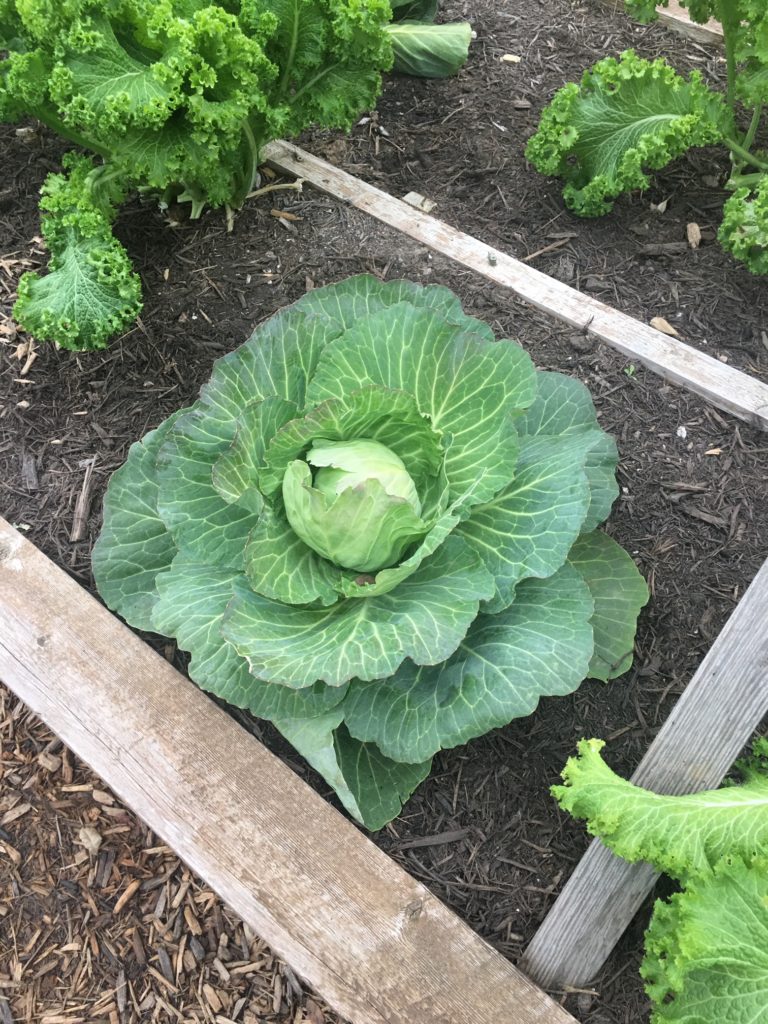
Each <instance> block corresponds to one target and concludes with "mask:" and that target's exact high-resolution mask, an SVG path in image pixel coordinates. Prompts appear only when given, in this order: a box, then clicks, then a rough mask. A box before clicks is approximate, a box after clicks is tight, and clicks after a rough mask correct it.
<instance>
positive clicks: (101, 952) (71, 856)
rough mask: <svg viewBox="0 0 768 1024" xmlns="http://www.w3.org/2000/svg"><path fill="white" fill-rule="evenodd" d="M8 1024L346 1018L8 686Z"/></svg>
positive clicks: (1, 946)
mask: <svg viewBox="0 0 768 1024" xmlns="http://www.w3.org/2000/svg"><path fill="white" fill-rule="evenodd" d="M0 745H1V749H2V765H1V766H0V1024H27V1022H32V1021H34V1022H36V1024H38V1022H39V1024H97V1022H98V1024H102V1022H104V1024H106V1022H108V1024H139V1022H142V1024H144V1022H150V1021H151V1022H152V1024H229V1022H230V1021H236V1022H238V1024H343V1022H342V1021H341V1018H339V1017H337V1016H336V1015H335V1014H334V1013H332V1012H331V1011H330V1010H328V1008H327V1007H326V1006H325V1004H324V1003H323V1002H322V1000H321V999H319V998H318V997H316V996H314V997H313V996H311V995H309V994H308V993H307V992H306V991H305V989H304V988H303V986H302V984H301V982H299V980H298V979H297V977H296V976H295V974H294V973H293V972H292V971H291V969H290V968H289V967H288V966H287V965H286V964H284V963H282V962H281V961H280V960H279V959H278V957H277V956H275V954H274V953H272V952H271V951H270V949H269V948H268V947H267V946H266V944H265V943H264V942H262V940H261V939H259V938H258V937H257V936H256V935H254V934H253V932H252V931H251V930H250V929H249V928H248V926H247V925H245V924H243V922H242V921H240V920H239V919H238V917H237V915H236V914H234V913H233V912H232V911H231V910H230V909H229V908H228V907H226V906H225V905H224V904H223V903H222V902H221V900H220V899H219V898H218V897H217V896H216V895H215V893H213V892H211V891H210V889H208V888H207V887H206V885H205V883H204V882H202V881H201V880H200V879H199V878H197V877H196V876H195V875H193V874H192V872H191V871H189V870H188V869H187V868H186V867H185V866H184V865H183V864H182V863H181V862H180V861H179V859H178V857H177V856H176V855H175V854H174V852H173V850H171V849H170V848H169V847H168V846H165V845H163V843H161V842H160V840H158V839H157V838H156V836H155V835H154V834H153V833H152V832H150V830H149V829H148V828H147V827H146V826H145V825H144V824H143V823H142V822H141V821H140V820H139V819H137V818H136V816H135V815H134V814H132V813H131V812H130V811H128V810H126V808H125V807H123V806H122V805H121V804H120V802H119V801H118V800H117V799H115V797H114V796H113V795H112V794H111V793H110V792H109V791H108V790H107V789H106V788H105V786H104V785H103V783H102V782H101V781H100V780H99V779H98V778H97V777H96V776H95V775H94V774H93V773H92V772H91V771H90V769H89V768H88V767H87V766H86V765H84V764H83V763H82V762H81V761H79V760H78V759H77V758H76V757H75V756H74V755H73V754H72V753H71V752H70V751H69V750H67V749H66V748H65V747H64V746H63V745H62V743H61V742H60V741H59V740H57V739H56V737H55V736H53V735H52V734H51V733H50V732H49V731H48V729H47V728H46V727H45V725H43V723H42V722H41V721H40V720H39V719H38V718H36V717H35V716H34V715H33V714H32V713H31V712H30V711H29V710H28V709H27V708H26V707H25V706H24V705H23V704H22V703H21V702H20V701H18V700H17V699H16V698H15V697H14V696H13V695H12V694H10V693H9V692H8V690H6V689H5V688H4V687H2V686H0Z"/></svg>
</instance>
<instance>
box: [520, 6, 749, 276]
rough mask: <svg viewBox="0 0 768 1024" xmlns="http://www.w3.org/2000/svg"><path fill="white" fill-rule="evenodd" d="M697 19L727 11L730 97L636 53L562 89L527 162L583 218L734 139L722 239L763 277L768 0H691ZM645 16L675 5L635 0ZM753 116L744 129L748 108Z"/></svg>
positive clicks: (695, 74)
mask: <svg viewBox="0 0 768 1024" xmlns="http://www.w3.org/2000/svg"><path fill="white" fill-rule="evenodd" d="M682 4H683V6H684V7H687V8H688V12H689V14H690V16H691V18H693V20H694V21H698V22H705V21H707V20H708V19H709V18H712V17H714V18H719V19H720V21H721V23H722V26H723V33H724V36H725V52H726V66H727V75H728V85H727V90H726V93H725V95H722V94H720V93H718V92H715V91H714V90H712V89H710V88H709V87H708V86H707V85H705V84H704V81H703V79H702V77H701V75H700V74H699V73H698V72H693V73H692V74H691V75H690V76H689V78H688V79H685V78H683V77H682V76H681V75H679V74H677V72H676V71H675V70H674V69H673V68H672V67H670V65H669V64H668V63H667V62H666V61H665V60H664V59H662V58H660V59H658V60H654V61H648V60H643V59H642V58H640V57H638V56H637V55H636V54H635V53H634V52H633V51H632V50H627V51H626V52H625V53H623V54H622V55H621V58H620V59H619V60H615V59H614V58H612V57H608V58H606V59H605V60H601V61H599V62H598V63H597V64H596V65H595V66H594V67H593V68H592V69H591V70H589V71H586V72H585V73H584V77H583V78H582V80H581V84H580V85H575V84H573V83H571V84H569V85H566V86H565V87H564V88H563V89H561V90H560V91H559V92H558V93H557V94H556V95H555V97H554V99H553V100H552V103H551V104H550V105H549V107H547V108H546V109H545V111H544V113H543V114H542V117H541V123H540V125H539V128H538V131H537V132H536V134H535V135H534V136H533V137H532V138H531V139H530V141H529V143H528V148H527V156H528V159H529V160H530V161H531V163H533V165H534V166H535V167H536V168H537V169H538V170H540V171H541V172H542V173H544V174H552V175H556V176H558V177H560V178H563V180H564V181H565V182H566V185H565V190H564V197H565V201H566V204H567V205H568V206H569V207H570V209H572V210H573V211H574V212H575V213H577V214H580V215H581V216H584V217H596V216H599V215H601V214H604V213H608V212H609V211H610V210H611V208H612V206H613V201H614V200H615V199H616V198H617V196H619V195H621V194H622V193H623V192H628V191H630V190H632V189H636V188H645V187H646V186H647V185H648V184H649V180H650V179H649V177H648V173H647V172H648V171H652V170H658V169H659V168H661V167H665V166H666V165H667V164H668V163H670V162H671V161H672V160H674V159H676V158H677V157H679V156H681V155H682V154H683V153H685V152H686V151H687V150H688V149H690V148H691V147H693V146H708V145H712V144H716V143H720V144H723V145H725V146H726V147H727V148H728V149H729V150H730V154H731V162H732V169H731V176H730V179H729V181H728V183H727V186H726V187H727V188H728V189H729V190H730V191H732V192H733V195H732V196H731V198H730V199H728V201H727V202H726V204H725V210H724V215H723V222H722V226H721V228H720V233H719V238H720V242H721V244H722V245H723V247H724V248H725V249H727V250H728V251H729V252H731V253H732V254H733V255H734V256H735V257H736V258H737V259H740V260H742V261H743V262H744V263H745V264H746V265H747V267H748V268H749V269H750V270H751V271H753V272H754V273H756V274H764V273H768V154H765V153H763V152H761V151H760V150H758V149H756V148H755V140H756V138H757V136H758V130H759V128H760V124H761V120H762V115H763V105H764V104H765V103H766V102H768V4H766V3H765V0H682ZM626 5H627V8H628V10H629V11H630V13H632V14H634V15H635V16H636V17H638V18H639V19H640V20H643V21H650V20H652V19H653V18H655V17H656V16H657V15H656V9H657V7H660V6H667V5H666V3H662V2H657V0H626ZM740 107H743V108H745V109H746V111H747V112H748V113H749V114H751V121H750V124H749V127H748V128H747V130H746V131H745V132H741V131H740V130H739V128H738V114H739V108H740Z"/></svg>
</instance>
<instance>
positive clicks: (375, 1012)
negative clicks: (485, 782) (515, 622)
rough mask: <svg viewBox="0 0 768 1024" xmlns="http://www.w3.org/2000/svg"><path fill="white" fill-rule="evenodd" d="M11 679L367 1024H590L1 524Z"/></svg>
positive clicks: (2, 598) (319, 984) (289, 955)
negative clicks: (579, 1021)
mask: <svg viewBox="0 0 768 1024" xmlns="http://www.w3.org/2000/svg"><path fill="white" fill-rule="evenodd" d="M0 622H2V629H0V678H1V679H2V680H3V681H4V682H5V683H6V685H7V686H9V687H10V688H11V689H12V690H13V691H14V692H15V693H16V694H17V695H18V696H19V697H20V698H21V699H22V700H23V701H24V702H25V703H26V704H28V705H29V706H30V707H31V708H32V709H33V710H34V711H35V712H36V713H37V714H38V715H40V717H41V718H42V719H43V721H45V722H46V724H47V725H48V726H49V727H50V728H51V729H53V730H54V731H55V732H56V733H57V734H58V735H59V736H60V737H61V739H62V740H63V741H64V742H65V743H66V744H68V745H69V746H70V747H71V748H72V749H73V750H74V751H75V752H76V753H77V754H78V755H79V756H80V757H82V758H83V760H85V761H87V762H88V764H90V765H91V767H92V768H93V769H94V770H95V771H96V772H97V773H98V774H99V775H100V776H101V777H102V778H103V779H104V781H105V782H106V783H107V784H108V785H110V786H111V787H112V788H113V789H114V790H115V792H116V793H117V794H118V795H119V796H120V798H121V799H122V800H124V801H125V803H126V804H128V806H130V807H132V808H133V810H134V811H136V813H137V814H139V815H140V816H141V817H142V818H143V819H144V821H145V822H146V823H147V824H148V825H149V826H150V828H152V829H153V830H154V831H155V832H157V833H158V835H160V836H162V838H163V839H164V840H165V841H166V842H168V843H169V844H170V845H171V846H172V847H173V848H174V849H175V850H176V852H177V853H178V854H179V856H181V857H182V858H183V859H184V860H185V861H186V863H187V864H188V865H189V866H190V867H191V868H192V869H193V870H194V871H196V872H197V873H198V874H199V875H201V876H202V877H203V878H204V879H205V880H206V882H207V883H208V884H209V885H210V886H211V888H212V889H214V890H215V891H216V892H217V893H218V894H219V895H220V896H221V897H222V898H223V899H224V900H226V902H227V903H229V905H230V906H231V907H233V908H234V909H235V910H236V912H237V913H238V914H240V915H241V917H242V918H243V919H244V920H245V921H246V922H247V923H248V924H249V925H250V926H251V927H252V928H253V929H254V930H255V931H256V932H257V933H258V934H259V935H261V936H262V937H263V938H264V939H266V940H267V941H268V942H269V943H270V944H271V945H272V947H273V948H274V949H275V950H276V951H277V952H278V953H279V954H280V955H281V956H282V957H284V958H285V960H287V962H288V963H289V964H290V965H291V966H292V967H293V968H294V970H295V971H297V973H299V974H300V975H301V976H302V977H304V978H305V979H306V980H307V981H308V982H309V984H310V985H312V986H313V987H314V988H315V989H316V990H317V991H319V992H320V993H321V994H322V995H323V997H324V998H325V999H326V1000H327V1001H328V1002H329V1003H330V1004H331V1005H332V1006H333V1007H335V1009H336V1010H338V1011H339V1013H341V1014H343V1015H344V1016H345V1017H346V1018H347V1019H348V1020H350V1021H352V1022H353V1024H417V1022H418V1024H476V1022H478V1021H498V1022H501V1021H503V1022H504V1024H575V1022H574V1020H573V1018H572V1017H571V1016H570V1015H569V1014H568V1013H566V1012H565V1011H564V1010H563V1009H562V1008H561V1007H559V1006H558V1005H557V1004H556V1003H555V1002H554V1001H552V1000H551V999H550V998H549V997H548V996H547V995H545V993H544V992H542V991H541V990H540V989H538V988H537V987H536V986H535V985H534V984H533V983H532V982H530V981H529V980H528V979H527V978H525V977H524V976H523V975H522V974H521V973H520V972H519V971H517V970H516V969H515V968H514V967H513V966H512V965H511V964H510V963H508V962H507V961H506V960H505V959H504V958H503V957H502V956H501V955H500V954H499V953H497V952H496V951H495V950H493V949H491V947H490V946H488V945H487V944H486V943H485V942H484V941H483V940H482V939H480V938H479V936H477V935H476V934H475V933H474V932H473V931H472V930H471V929H470V928H469V927H468V926H467V925H465V924H464V923H463V922H462V921H460V920H459V918H458V917H456V916H455V915H454V914H453V913H451V912H450V911H449V910H448V909H447V907H445V906H444V905H443V904H442V903H441V902H440V901H439V900H438V899H436V898H435V897H434V896H432V895H431V894H430V893H429V891H428V890H427V889H425V888H424V887H423V886H422V885H420V884H419V883H418V882H416V881H415V880H414V879H412V878H411V877H410V876H409V875H407V874H406V873H405V872H404V871H403V870H402V869H401V868H399V867H398V866H397V865H396V864H395V863H394V861H392V860H390V858H389V857H387V856H386V855H385V854H383V853H382V852H381V851H380V850H379V849H378V848H377V847H375V846H374V845H373V843H371V842H370V841H369V840H368V839H366V838H365V836H364V835H363V834H362V833H361V832H360V831H359V830H358V829H356V828H355V827H354V826H353V825H352V824H350V823H349V822H348V821H347V820H346V819H345V818H343V817H342V815H340V814H339V813H337V812H336V811H335V810H334V809H333V808H332V807H331V806H330V805H329V804H327V803H326V802H325V801H324V800H323V799H322V798H321V797H319V796H318V795H317V794H316V793H314V791H312V790H311V789H310V788H309V787H308V786H307V785H306V784H305V783H304V782H302V781H301V780H300V779H299V778H298V776H296V775H295V774H294V773H293V772H292V771H290V769H289V768H287V767H286V766H285V765H284V764H283V763H282V762H281V761H280V760H279V759H278V758H276V757H275V756H273V755H272V754H270V753H269V751H267V750H266V749H265V748H264V747H263V746H262V745H261V744H260V743H258V742H257V741H256V740H255V739H254V738H253V737H252V736H250V735H249V734H248V733H246V732H245V730H243V729H242V728H241V727H240V726H239V725H237V724H236V723H235V722H234V721H233V720H232V719H231V718H229V717H228V716H227V715H226V714H225V713H224V712H223V711H222V710H220V709H219V708H218V707H217V706H216V705H215V704H214V703H213V702H212V701H211V700H209V699H208V698H207V697H206V696H205V695H204V694H203V693H202V692H201V691H200V690H198V689H197V687H196V686H194V685H193V684H192V683H190V682H189V680H187V679H186V678H184V677H183V676H181V675H180V674H179V673H178V672H176V671H175V670H174V669H173V668H172V667H171V666H170V665H169V664H168V663H167V662H166V661H165V660H164V659H163V658H161V657H159V656H158V655H157V654H155V653H154V651H152V650H151V649H150V648H149V647H148V646H147V645H146V644H144V643H143V642H142V641H141V640H140V639H139V638H138V637H137V636H136V635H135V634H134V633H132V632H131V630H129V629H128V628H127V627H126V626H124V625H123V624H122V623H121V622H119V621H118V620H117V619H116V618H115V617H114V616H113V615H111V614H110V613H109V612H108V611H107V610H106V609H105V608H103V607H102V606H101V605H100V604H99V603H98V602H97V601H95V600H94V599H93V598H92V597H91V596H90V595H89V594H87V593H86V591H84V590H83V589H82V588H81V587H79V586H78V585H77V584H76V583H75V582H74V581H73V580H71V579H70V578H69V577H68V576H67V575H66V573H64V572H63V571H62V570H61V569H58V568H57V567H56V566H55V565H53V563H52V562H50V561H48V559H47V558H45V557H44V556H43V555H42V554H41V553H40V552H39V551H38V550H37V549H36V548H35V547H34V546H33V545H32V544H30V543H29V542H28V541H26V540H25V539H24V538H23V537H22V536H21V535H20V534H19V533H17V531H15V530H14V529H13V528H12V527H10V526H9V525H8V523H6V522H5V520H3V519H0Z"/></svg>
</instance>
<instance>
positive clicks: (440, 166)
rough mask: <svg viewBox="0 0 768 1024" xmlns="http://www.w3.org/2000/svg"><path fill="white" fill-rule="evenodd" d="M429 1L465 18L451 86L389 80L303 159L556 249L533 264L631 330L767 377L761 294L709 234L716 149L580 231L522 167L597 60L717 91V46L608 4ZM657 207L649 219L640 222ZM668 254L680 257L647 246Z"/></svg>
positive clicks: (719, 170)
mask: <svg viewBox="0 0 768 1024" xmlns="http://www.w3.org/2000/svg"><path fill="white" fill-rule="evenodd" d="M443 6H444V8H445V18H446V20H454V19H458V18H468V19H469V20H470V21H471V22H472V24H473V26H474V28H475V29H476V31H477V36H478V38H477V40H476V42H475V43H474V44H473V47H472V58H471V60H470V63H469V64H468V66H467V67H466V68H465V69H464V70H463V71H462V73H461V75H460V76H459V77H458V78H456V79H448V80H446V81H441V82H434V81H433V82H427V81H420V80H418V79H413V78H397V79H394V80H392V81H390V82H389V83H388V85H387V87H386V89H385V90H384V94H383V96H382V98H381V100H380V101H379V104H378V110H377V115H376V117H375V119H373V120H372V121H371V122H369V123H367V124H364V125H360V126H358V127H357V128H356V129H355V131H354V132H353V134H352V136H351V137H350V139H348V140H346V141H345V142H339V141H338V140H337V139H336V137H335V136H334V137H333V138H332V139H329V137H328V136H327V135H325V134H323V133H317V134H316V135H315V136H314V137H313V138H311V139H310V140H309V142H308V146H309V148H314V149H315V150H316V151H317V152H319V153H321V154H322V153H325V152H327V153H328V156H329V158H330V159H331V160H332V162H333V163H335V164H337V165H340V166H343V167H344V168H345V169H347V170H349V171H350V172H351V173H353V174H356V175H358V176H359V177H362V178H364V179H365V180H366V181H370V182H371V183H372V184H375V185H378V186H379V187H381V188H383V189H385V190H386V191H387V192H390V193H391V194H393V195H398V196H402V195H404V194H406V193H407V192H410V191H412V190H415V191H417V192H420V193H422V194H424V195H426V196H428V197H429V198H431V199H433V200H436V201H437V203H438V205H437V208H436V210H435V215H436V216H439V217H441V218H442V219H443V220H446V221H448V222H449V223H451V224H453V225H455V226H456V227H458V228H460V229H461V230H463V231H467V232H469V233H471V234H474V235H476V236H478V237H479V238H481V239H483V240H484V241H486V242H488V243H489V244H491V245H494V246H498V247H499V248H501V249H503V250H505V251H506V252H509V253H511V254H512V255H514V256H517V257H519V258H524V257H526V256H528V255H529V254H531V253H534V252H538V251H539V250H540V249H543V248H545V247H547V246H552V244H553V243H562V244H559V245H558V246H557V247H556V248H553V249H552V250H551V251H549V252H547V253H544V254H542V255H541V256H538V257H537V258H536V259H535V260H534V261H533V266H535V267H537V268H538V269H539V270H542V271H544V272H545V273H547V274H549V275H551V276H552V277H556V278H558V279H559V280H561V281H563V282H565V283H567V284H570V285H572V286H573V287H575V288H579V289H581V290H582V291H586V292H589V293H590V294H592V295H594V296H596V297H597V298H599V299H602V300H603V301H604V302H607V303H609V304H610V305H612V306H615V307H616V308H617V309H620V310H622V311H623V312H626V313H630V314H632V315H633V316H636V317H638V318H639V319H641V320H646V321H647V320H649V319H650V318H651V317H654V316H663V317H665V318H666V319H667V320H668V321H669V322H670V323H671V324H673V325H674V326H675V327H676V328H677V329H678V330H679V331H680V333H681V334H682V335H683V337H684V338H685V340H686V341H687V342H689V343H690V344H692V345H695V346H697V347H699V348H703V349H704V350H706V351H708V352H711V353H712V354H714V355H718V356H724V357H725V358H727V359H728V360H729V361H730V362H732V363H734V364H735V365H738V366H743V367H744V368H746V369H751V370H753V371H754V370H755V369H756V368H759V369H760V371H761V372H763V373H766V372H768V351H766V347H765V346H766V344H768V340H766V335H765V334H764V333H763V332H764V331H765V330H766V329H768V288H766V287H765V281H764V279H762V278H759V277H755V276H754V275H752V274H750V273H749V271H748V270H746V269H745V268H744V266H743V264H738V263H737V262H736V261H734V260H733V259H732V258H731V257H730V256H729V255H728V254H727V253H725V252H724V251H723V250H722V249H721V247H720V245H719V243H718V242H717V241H716V238H715V235H716V233H717V229H718V227H719V225H720V220H721V216H722V207H723V203H724V201H725V199H726V198H727V196H728V193H727V192H725V191H724V189H723V188H722V185H723V184H724V182H725V181H726V180H727V178H728V176H729V160H728V154H727V151H726V150H725V149H724V148H712V149H706V150H696V151H693V152H692V153H691V154H689V155H688V156H687V157H686V158H685V159H682V160H679V161H677V162H676V163H675V164H673V165H672V166H671V167H669V168H667V169H666V170H664V171H661V172H659V173H657V174H656V175H655V177H654V184H653V187H652V188H651V189H649V190H648V191H647V192H646V193H644V194H640V193H636V194H634V195H632V196H629V197H623V198H621V199H619V200H618V202H617V203H616V207H615V209H614V211H613V213H612V214H611V215H610V216H607V217H602V218H598V219H596V220H584V219H582V218H579V217H576V216H574V215H573V214H571V213H569V211H568V210H566V209H565V206H564V204H563V201H562V197H561V184H560V183H559V182H558V181H557V180H554V179H547V178H544V177H542V176H541V175H540V174H539V173H538V172H537V171H535V170H534V168H533V167H531V166H530V165H528V164H526V161H525V156H524V149H525V142H526V141H527V139H528V138H529V137H530V136H531V135H532V134H533V133H534V131H535V129H536V127H537V125H538V122H539V115H540V113H541V110H542V108H543V107H544V106H545V105H546V104H547V103H548V102H549V100H550V98H551V97H552V94H553V93H554V92H555V90H557V89H558V88H560V87H561V86H562V85H564V84H565V83H566V82H569V81H578V80H579V79H580V78H581V74H582V72H583V71H584V70H585V69H586V68H587V67H588V66H590V65H591V64H593V63H595V62H596V61H597V60H600V59H601V58H603V57H606V56H616V55H618V54H619V53H621V52H622V50H625V49H628V48H630V47H631V48H634V49H635V50H636V51H637V52H638V53H639V54H640V55H641V56H643V57H647V58H651V59H652V58H656V57H659V56H665V55H666V56H667V57H668V59H669V60H670V62H671V63H672V64H673V65H674V66H675V67H676V68H677V69H678V70H679V71H682V72H687V71H689V70H693V69H696V70H698V71H700V72H701V73H702V74H703V75H704V77H705V78H706V79H707V80H708V81H709V82H710V83H715V84H722V82H723V76H724V67H725V62H724V60H723V56H722V51H721V50H718V49H717V48H712V49H707V48H705V47H702V46H701V45H699V44H697V43H693V42H691V41H690V40H688V39H686V38H684V37H682V36H679V35H676V34H675V33H673V32H670V31H669V30H667V29H664V28H662V27H661V26H660V25H658V24H656V25H651V26H641V25H636V24H633V23H631V22H630V21H629V19H628V18H627V17H626V16H625V15H624V14H623V13H622V11H621V8H623V4H622V3H620V2H617V3H614V4H613V5H612V4H611V3H610V2H609V3H605V4H603V3H601V0H582V2H573V0H571V2H569V0H506V2H502V3H495V2H493V0H473V2H471V3H470V2H469V0H451V2H447V3H445V4H444V5H443ZM612 7H613V8H614V9H612ZM615 8H619V10H615ZM505 56H511V57H514V58H517V57H519V58H520V60H519V62H517V63H514V62H510V61H508V60H504V59H503V58H504V57H505ZM382 129H383V132H385V133H386V134H382ZM663 203H666V204H667V205H666V207H665V212H664V213H658V212H654V210H653V207H654V206H658V205H659V204H663ZM689 223H696V224H698V225H699V227H700V228H701V231H702V235H703V241H702V245H701V248H699V249H698V250H696V251H693V250H691V249H690V248H688V247H687V245H686V243H687V234H686V228H687V225H688V224H689ZM569 236H570V237H569ZM672 245H674V246H676V247H677V246H682V248H681V249H679V250H678V249H677V248H666V249H664V248H663V247H664V246H672ZM659 246H661V247H662V250H661V252H660V253H659V254H658V255H655V254H653V253H655V252H656V250H657V247H659ZM724 282H727V287H726V288H723V287H722V285H723V283H724ZM745 313H746V315H745Z"/></svg>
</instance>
